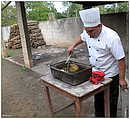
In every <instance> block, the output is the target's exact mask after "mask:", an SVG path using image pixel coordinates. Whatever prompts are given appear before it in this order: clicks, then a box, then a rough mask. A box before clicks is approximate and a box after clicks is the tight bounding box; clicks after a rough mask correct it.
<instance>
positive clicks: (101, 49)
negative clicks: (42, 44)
mask: <svg viewBox="0 0 130 119" xmlns="http://www.w3.org/2000/svg"><path fill="white" fill-rule="evenodd" d="M79 14H80V18H81V20H82V22H83V25H84V30H83V32H82V33H81V34H80V36H79V38H78V39H77V40H76V42H75V43H74V44H73V45H72V46H71V47H69V48H68V53H69V54H71V53H72V52H73V50H74V48H75V47H76V46H78V45H79V44H81V43H83V42H86V43H87V47H88V51H89V61H90V63H91V65H92V66H93V68H92V71H93V72H94V71H101V72H104V73H105V74H106V75H105V77H106V78H107V77H109V78H112V79H113V80H112V82H111V84H110V117H116V116H117V103H118V95H119V85H120V86H121V88H127V82H126V80H125V53H124V50H123V47H122V43H121V40H120V37H119V35H118V33H117V32H115V31H114V30H112V29H110V28H108V27H106V26H105V25H103V24H102V23H101V21H100V11H99V8H91V9H86V10H81V11H79ZM94 100H95V101H94V106H95V116H96V117H104V116H105V115H104V92H101V93H98V94H96V95H95V96H94Z"/></svg>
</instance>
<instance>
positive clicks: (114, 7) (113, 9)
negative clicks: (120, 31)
mask: <svg viewBox="0 0 130 119" xmlns="http://www.w3.org/2000/svg"><path fill="white" fill-rule="evenodd" d="M98 7H99V8H100V12H101V14H109V13H120V12H128V10H129V6H128V2H122V3H114V4H111V5H102V6H98Z"/></svg>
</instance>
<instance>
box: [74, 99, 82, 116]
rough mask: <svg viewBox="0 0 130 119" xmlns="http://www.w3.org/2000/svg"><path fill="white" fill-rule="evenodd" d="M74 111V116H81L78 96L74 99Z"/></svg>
mask: <svg viewBox="0 0 130 119" xmlns="http://www.w3.org/2000/svg"><path fill="white" fill-rule="evenodd" d="M75 113H76V117H80V116H81V101H80V100H79V98H77V99H76V101H75Z"/></svg>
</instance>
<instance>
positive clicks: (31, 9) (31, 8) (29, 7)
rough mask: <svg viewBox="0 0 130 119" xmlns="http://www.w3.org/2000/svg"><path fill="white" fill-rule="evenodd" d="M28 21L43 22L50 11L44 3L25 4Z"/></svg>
mask: <svg viewBox="0 0 130 119" xmlns="http://www.w3.org/2000/svg"><path fill="white" fill-rule="evenodd" d="M25 7H26V12H27V18H28V20H35V21H45V20H48V13H49V12H51V10H50V9H49V8H48V7H47V6H46V5H45V4H44V2H40V1H38V2H35V1H33V2H25Z"/></svg>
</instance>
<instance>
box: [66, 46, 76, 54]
mask: <svg viewBox="0 0 130 119" xmlns="http://www.w3.org/2000/svg"><path fill="white" fill-rule="evenodd" d="M73 51H74V47H73V46H71V47H69V48H68V49H67V52H68V55H71V54H72V53H73Z"/></svg>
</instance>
